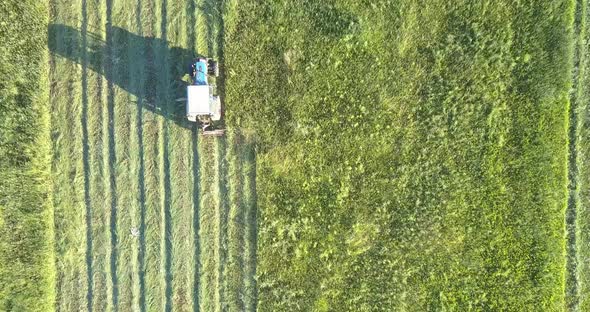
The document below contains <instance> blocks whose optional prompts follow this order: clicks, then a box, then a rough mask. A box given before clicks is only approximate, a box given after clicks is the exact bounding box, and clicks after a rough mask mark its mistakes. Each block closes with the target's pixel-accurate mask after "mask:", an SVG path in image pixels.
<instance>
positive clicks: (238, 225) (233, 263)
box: [225, 132, 245, 311]
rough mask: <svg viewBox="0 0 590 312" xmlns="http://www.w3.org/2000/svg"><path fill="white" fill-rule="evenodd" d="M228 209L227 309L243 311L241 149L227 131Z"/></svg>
mask: <svg viewBox="0 0 590 312" xmlns="http://www.w3.org/2000/svg"><path fill="white" fill-rule="evenodd" d="M228 141H229V142H230V143H229V144H228V145H229V146H228V154H227V159H228V167H229V168H228V172H229V175H228V183H229V192H228V194H229V198H228V202H229V212H228V224H227V237H228V239H227V242H228V244H227V264H226V268H227V269H226V278H225V283H226V284H227V285H226V286H225V288H226V291H227V295H226V298H227V299H226V300H227V303H228V309H229V311H244V309H245V303H244V300H243V299H244V293H243V280H244V271H243V268H244V258H243V254H244V242H243V238H244V235H243V229H244V201H243V192H244V176H243V174H242V162H241V159H240V158H239V156H240V155H241V154H242V153H243V151H242V146H241V136H240V135H239V134H236V133H234V132H231V133H230V134H229V136H228Z"/></svg>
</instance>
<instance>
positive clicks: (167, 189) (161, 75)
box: [156, 0, 172, 311]
mask: <svg viewBox="0 0 590 312" xmlns="http://www.w3.org/2000/svg"><path fill="white" fill-rule="evenodd" d="M156 12H159V14H158V15H156V31H157V34H158V37H159V39H160V40H158V41H157V42H158V49H157V50H156V52H157V54H156V55H157V57H156V59H157V60H158V69H159V71H158V80H157V86H156V89H157V95H156V97H157V104H156V109H157V110H158V111H159V112H160V113H161V115H162V116H164V117H167V116H168V112H169V109H168V105H169V93H168V92H169V87H170V86H169V73H168V66H169V54H168V46H167V40H168V37H167V20H168V13H167V1H166V0H164V1H161V2H156ZM158 126H159V129H160V133H161V136H160V137H159V142H158V145H159V150H160V154H159V157H158V158H159V160H160V167H159V169H160V177H161V179H160V191H161V192H162V194H163V197H162V198H161V200H162V202H161V209H162V210H161V215H162V219H161V222H162V223H163V224H162V233H161V240H162V241H161V246H160V247H161V249H160V253H161V254H160V256H161V258H162V262H161V268H160V269H161V271H162V272H164V276H163V280H162V287H163V292H164V296H163V298H162V300H163V301H162V305H163V307H164V309H165V311H170V310H171V308H172V306H171V296H172V287H171V286H172V285H171V280H172V273H171V271H170V268H171V254H170V253H171V249H172V247H171V244H172V243H171V237H170V235H171V216H170V204H171V199H170V193H171V185H170V159H169V158H168V154H169V148H170V146H169V127H168V122H167V120H166V118H159V119H158Z"/></svg>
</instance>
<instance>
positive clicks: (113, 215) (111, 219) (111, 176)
mask: <svg viewBox="0 0 590 312" xmlns="http://www.w3.org/2000/svg"><path fill="white" fill-rule="evenodd" d="M105 19H106V23H105V44H106V49H105V54H104V58H103V62H104V66H105V72H104V73H105V78H106V79H105V85H106V87H105V90H106V92H105V95H106V100H105V105H106V107H105V109H104V110H103V125H104V129H103V135H104V143H105V144H104V145H103V153H104V160H105V163H104V167H105V168H106V169H107V171H106V174H105V177H108V178H107V179H105V183H107V188H108V191H107V192H106V193H107V194H108V201H107V203H108V204H107V209H105V211H106V212H107V214H108V229H107V231H108V236H109V240H110V248H109V250H108V259H109V266H108V269H107V272H108V275H109V284H108V285H109V293H108V305H107V310H109V311H118V301H119V280H118V277H117V272H118V270H117V258H118V249H117V246H118V235H117V230H116V226H117V212H118V210H117V205H118V198H117V184H116V183H117V180H116V170H115V169H116V153H115V150H116V147H115V138H114V136H115V125H114V122H115V121H114V118H115V85H114V82H113V81H114V77H116V76H115V75H116V74H115V69H114V68H113V64H112V58H113V55H114V48H113V44H114V38H113V24H112V23H113V1H112V0H107V1H106V5H105Z"/></svg>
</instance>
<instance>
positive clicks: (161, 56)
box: [48, 24, 221, 128]
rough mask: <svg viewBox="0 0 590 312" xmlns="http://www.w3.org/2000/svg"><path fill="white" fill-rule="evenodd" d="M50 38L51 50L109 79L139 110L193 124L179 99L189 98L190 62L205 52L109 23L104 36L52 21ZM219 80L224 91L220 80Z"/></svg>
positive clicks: (185, 125)
mask: <svg viewBox="0 0 590 312" xmlns="http://www.w3.org/2000/svg"><path fill="white" fill-rule="evenodd" d="M48 39H49V40H48V41H49V42H48V46H49V50H50V52H51V53H53V54H55V55H58V56H61V57H63V58H66V59H68V60H70V61H72V62H75V63H77V64H80V65H81V66H82V67H83V68H85V69H86V68H88V69H90V70H92V71H94V72H96V73H98V74H100V75H101V76H102V77H103V78H104V79H105V80H106V81H107V83H109V84H112V85H115V86H117V87H119V88H121V89H123V90H124V91H126V92H128V93H130V94H132V95H134V96H135V97H136V99H137V100H136V102H137V103H136V104H137V105H138V106H139V107H140V108H144V109H147V110H150V111H152V112H154V113H156V114H158V115H161V116H163V117H165V118H166V119H169V120H173V121H174V122H175V123H176V124H178V125H180V126H182V127H185V128H192V126H193V125H194V124H193V123H191V122H189V121H188V120H186V117H185V102H183V101H177V99H180V98H185V97H186V86H187V85H188V84H189V82H188V81H186V78H187V77H186V76H185V75H186V74H188V71H189V69H190V63H191V61H192V60H194V59H195V58H197V57H201V56H202V55H200V54H198V53H196V52H195V51H193V50H188V49H184V48H180V47H170V46H169V43H168V42H167V41H165V40H162V39H160V38H156V37H149V36H148V37H142V36H139V35H136V34H134V33H132V32H129V31H127V30H125V29H123V28H120V27H116V26H109V25H107V27H106V36H105V38H103V37H101V36H99V35H97V34H96V33H94V32H91V31H85V32H82V31H80V30H78V29H76V28H73V27H71V26H67V25H62V24H50V25H49V27H48ZM219 62H220V63H221V60H219ZM183 78H184V80H183ZM216 84H217V85H218V87H217V88H218V90H219V89H220V88H221V87H220V86H219V85H220V84H221V79H220V78H218V79H217V81H216Z"/></svg>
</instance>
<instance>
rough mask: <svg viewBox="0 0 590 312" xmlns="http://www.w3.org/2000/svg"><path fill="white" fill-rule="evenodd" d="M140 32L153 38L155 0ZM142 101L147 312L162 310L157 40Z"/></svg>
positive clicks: (148, 55) (150, 45)
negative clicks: (155, 108)
mask: <svg viewBox="0 0 590 312" xmlns="http://www.w3.org/2000/svg"><path fill="white" fill-rule="evenodd" d="M141 12H142V14H141V16H142V17H143V19H142V29H143V36H144V37H155V36H156V15H157V14H158V12H159V11H157V8H156V3H155V1H154V0H146V1H145V2H143V3H142V6H141ZM145 44H146V47H145V61H146V64H145V67H146V78H145V85H144V90H145V95H146V97H145V101H144V103H143V107H144V109H143V125H144V126H143V130H144V132H143V139H144V140H143V146H144V148H145V154H144V156H145V173H146V174H145V195H146V197H145V198H146V201H145V205H146V211H145V218H144V219H145V242H146V245H145V292H146V298H145V299H146V308H147V310H148V311H161V310H163V301H164V300H163V288H162V278H163V276H162V273H161V266H162V264H161V263H162V260H163V259H162V258H161V256H160V245H161V241H162V238H161V237H162V235H161V233H162V229H163V226H162V223H161V219H162V217H163V216H162V214H161V211H162V209H161V202H162V200H161V198H162V194H161V189H160V174H159V169H158V168H159V163H160V162H159V158H158V155H159V153H160V148H159V144H158V142H159V140H160V139H159V137H160V132H159V130H160V127H159V124H158V115H156V113H155V112H154V111H153V109H152V110H149V109H146V108H148V107H155V105H156V100H157V91H158V90H156V82H157V79H158V78H157V77H158V72H157V66H159V64H158V63H159V59H158V57H157V52H158V51H157V50H158V47H157V44H156V40H155V39H154V40H146V41H145Z"/></svg>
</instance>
